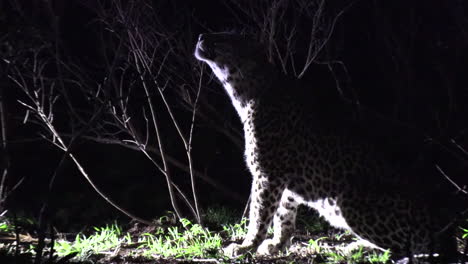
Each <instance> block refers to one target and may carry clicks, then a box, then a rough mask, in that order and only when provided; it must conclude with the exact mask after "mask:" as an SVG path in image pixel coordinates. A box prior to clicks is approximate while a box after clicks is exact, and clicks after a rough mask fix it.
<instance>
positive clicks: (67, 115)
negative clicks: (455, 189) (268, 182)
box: [0, 0, 468, 228]
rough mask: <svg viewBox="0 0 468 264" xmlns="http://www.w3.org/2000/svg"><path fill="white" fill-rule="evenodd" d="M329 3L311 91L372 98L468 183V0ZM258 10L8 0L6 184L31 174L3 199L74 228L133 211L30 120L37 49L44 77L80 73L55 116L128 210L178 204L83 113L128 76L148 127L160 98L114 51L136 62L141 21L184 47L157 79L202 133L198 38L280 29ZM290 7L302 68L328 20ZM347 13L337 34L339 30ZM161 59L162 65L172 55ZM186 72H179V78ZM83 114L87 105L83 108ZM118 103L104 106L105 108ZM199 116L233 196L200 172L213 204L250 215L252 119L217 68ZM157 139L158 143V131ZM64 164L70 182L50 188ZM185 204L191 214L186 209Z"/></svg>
mask: <svg viewBox="0 0 468 264" xmlns="http://www.w3.org/2000/svg"><path fill="white" fill-rule="evenodd" d="M142 2H146V3H142ZM278 2H282V1H278ZM291 2H294V1H291ZM311 2H314V1H311ZM319 2H320V1H315V2H314V3H319ZM259 3H262V4H261V5H262V6H263V7H264V9H265V10H268V8H266V7H268V6H269V5H271V2H270V1H259ZM282 3H283V4H284V3H285V2H282ZM324 3H325V5H324V9H323V10H324V11H323V15H322V17H321V19H320V20H318V21H319V22H318V25H319V27H318V30H317V31H318V33H317V34H316V36H315V37H316V38H317V39H318V41H323V40H324V39H326V37H327V36H330V38H329V39H328V40H327V41H326V44H325V45H324V48H323V49H321V50H320V52H319V53H318V56H317V57H316V59H315V62H314V63H313V64H312V65H311V67H310V68H309V69H308V70H307V72H306V74H305V75H304V76H303V78H302V80H301V81H302V82H303V83H305V84H306V85H308V86H310V89H311V95H312V91H313V92H317V91H319V93H322V94H326V95H327V96H330V97H334V96H335V97H342V98H345V99H346V100H348V101H351V102H355V103H356V102H359V103H360V105H362V106H364V107H366V108H367V109H370V110H371V111H373V112H375V113H377V114H379V115H381V116H382V117H383V118H384V120H388V121H389V122H397V123H399V124H403V125H404V126H406V127H408V128H410V129H411V130H412V131H416V132H415V133H416V134H419V135H420V136H421V138H424V139H426V141H427V142H428V144H429V145H431V146H434V147H431V148H430V149H431V150H432V151H434V155H435V156H436V157H437V162H438V164H440V165H441V167H443V168H444V170H447V171H448V172H450V174H449V175H450V177H452V178H453V179H454V180H455V181H456V182H457V183H459V185H461V186H463V185H464V184H467V182H468V180H467V178H468V176H467V172H468V171H467V165H466V164H467V162H466V160H467V158H468V156H467V155H466V151H465V150H466V149H467V146H468V135H467V133H468V130H467V129H468V122H467V121H468V120H467V111H468V75H467V74H466V70H467V69H468V63H467V62H468V57H467V56H468V31H467V29H468V14H467V12H468V3H467V2H466V1H442V0H440V1H436V0H430V1H370V0H366V1H365V0H360V1H325V2H324ZM259 5H260V4H259ZM116 6H120V7H121V9H122V10H125V11H128V13H126V16H124V17H127V18H128V20H126V19H123V18H122V19H120V20H119V16H118V15H117V14H118V12H117V11H116V8H115V7H116ZM246 6H249V1H234V0H233V1H182V0H177V1H141V2H138V1H86V0H68V1H2V2H1V3H0V10H2V11H1V12H0V33H1V38H0V44H1V53H0V55H1V61H0V69H1V71H0V74H1V78H0V89H1V95H2V103H3V105H4V108H5V109H6V111H5V113H6V115H5V120H6V123H5V124H4V125H3V126H4V127H5V128H6V130H5V131H6V135H7V138H6V142H7V143H8V144H7V148H4V149H2V153H1V155H2V160H3V162H2V166H3V167H4V168H8V175H7V178H6V182H5V185H6V186H7V187H8V188H10V189H11V188H12V186H14V185H15V184H16V183H17V182H18V181H19V180H20V179H21V178H24V181H23V183H22V184H21V185H20V186H19V187H18V188H17V189H16V190H15V191H14V192H12V193H11V194H10V195H8V197H7V199H6V200H5V201H3V202H2V204H1V206H2V207H1V208H2V209H3V210H9V211H11V212H15V213H16V214H19V215H25V216H29V217H38V215H39V211H40V208H41V206H42V205H43V204H44V203H45V202H47V203H48V204H49V213H48V219H49V220H50V221H51V222H53V223H54V225H56V226H58V227H60V228H70V227H79V226H82V225H89V224H91V225H97V224H98V223H99V222H105V221H108V220H109V219H114V218H120V217H123V216H122V214H120V213H118V212H117V211H116V210H115V209H114V208H112V207H111V206H110V205H108V204H107V203H106V202H105V201H104V200H103V199H102V198H100V197H99V196H98V195H97V194H96V192H95V191H94V190H93V189H92V188H91V187H90V185H89V184H88V183H87V182H86V181H85V180H84V178H83V177H82V176H81V174H80V173H79V172H78V170H77V169H76V167H75V165H74V164H73V163H72V162H71V161H70V160H69V159H65V161H64V162H63V164H60V160H61V159H62V157H63V152H62V151H61V150H59V149H58V148H57V147H55V146H53V145H52V144H51V143H50V142H47V141H46V140H44V139H43V138H42V137H41V135H45V136H46V137H47V138H51V137H50V133H49V132H48V131H47V129H44V127H43V126H41V125H40V122H37V121H36V122H34V120H37V119H35V116H34V114H33V113H30V116H29V118H28V120H29V122H27V123H23V120H24V119H25V115H26V108H25V107H23V106H22V105H20V104H19V103H18V100H22V101H27V100H28V98H27V97H26V96H25V93H24V92H23V91H22V90H21V89H20V88H18V86H17V85H16V84H15V83H14V82H13V81H12V79H11V78H10V77H11V76H19V75H18V74H19V73H23V74H24V75H25V76H26V79H27V78H28V76H29V75H28V71H31V67H32V66H31V65H32V61H33V60H32V59H33V57H34V56H33V54H34V51H35V50H39V49H42V50H44V51H43V52H41V53H40V55H39V57H40V59H42V60H44V61H48V62H51V63H50V64H47V66H46V67H45V69H44V76H46V77H47V78H48V79H49V80H52V79H54V80H60V78H65V77H66V78H70V79H73V78H75V80H76V82H68V81H65V83H63V84H62V85H59V83H60V81H57V89H56V92H57V94H60V95H61V96H60V98H59V100H58V102H57V103H56V105H55V106H54V108H53V113H54V114H55V118H54V124H55V126H56V127H57V129H58V131H59V133H61V134H63V135H69V134H73V132H76V131H81V132H80V136H79V137H78V138H77V139H76V140H74V141H73V148H72V153H74V154H75V156H76V157H77V158H78V159H79V161H80V163H81V164H82V165H83V167H85V169H86V170H87V172H88V174H89V175H90V177H91V178H92V179H93V180H94V181H95V182H96V184H97V185H98V186H100V187H101V188H102V190H103V191H104V192H105V193H107V194H108V195H109V196H110V197H112V198H113V199H114V200H115V201H116V202H117V203H118V204H119V205H121V206H122V207H124V208H127V209H128V210H130V211H132V212H134V213H135V214H136V215H138V216H141V217H144V218H147V219H151V218H156V217H157V216H159V215H161V214H163V213H164V212H165V211H166V210H171V204H170V201H169V197H168V194H167V184H166V182H165V180H164V177H163V175H162V174H161V173H160V172H159V171H158V170H157V169H156V168H155V167H154V166H153V165H152V164H151V162H149V161H148V159H146V157H145V156H144V155H143V154H142V153H141V152H139V151H135V150H133V149H130V148H128V147H125V146H121V145H117V144H103V143H102V142H95V141H94V140H90V138H89V137H90V136H95V135H96V134H99V133H103V132H102V131H105V129H104V130H99V129H102V127H101V128H99V124H105V121H106V120H107V121H108V120H111V119H109V117H108V116H107V115H106V114H104V116H102V117H100V119H99V120H98V121H96V120H93V121H92V122H89V124H88V125H86V124H75V125H73V124H74V122H75V121H76V116H80V117H82V118H83V119H84V120H90V116H91V115H90V112H92V109H98V108H99V105H103V103H102V102H103V101H102V100H101V99H99V98H98V96H96V98H97V99H93V96H94V95H96V91H97V90H96V89H97V88H96V87H97V86H98V85H99V84H101V85H102V87H103V90H105V89H107V88H108V89H109V91H111V90H112V89H113V88H112V87H111V86H112V85H107V84H104V81H103V80H104V79H105V78H106V77H109V76H113V77H116V76H120V77H122V78H123V80H124V83H125V84H127V85H129V86H128V87H130V84H131V85H134V86H135V87H136V88H134V89H135V91H136V92H132V94H131V98H132V99H131V102H132V109H131V110H130V111H131V112H132V113H133V114H134V120H136V121H135V123H136V124H139V125H140V126H139V127H138V129H140V131H144V130H145V128H144V127H145V126H144V122H143V121H144V119H143V115H142V112H141V111H140V110H139V107H140V105H142V104H145V103H146V98H145V96H144V94H143V93H142V91H139V90H138V89H140V88H141V83H139V77H138V75H137V74H135V72H136V71H135V69H133V68H132V67H131V65H130V66H129V68H130V70H129V72H125V73H121V74H120V75H119V72H118V71H116V72H110V70H109V64H108V62H109V57H112V56H115V57H118V59H116V60H115V61H116V65H127V62H126V60H127V59H128V58H129V56H128V54H129V53H125V51H124V52H123V53H122V54H124V55H118V56H117V55H115V54H117V50H119V45H118V43H119V40H121V39H123V40H124V41H125V38H123V37H121V36H123V35H125V34H124V33H125V32H126V30H135V29H136V28H138V30H140V32H142V35H143V36H151V38H154V39H156V40H157V39H158V38H166V37H167V36H169V35H170V36H171V38H172V42H171V43H166V42H164V43H162V44H161V52H162V53H161V54H164V50H169V47H170V45H176V44H177V45H179V46H177V48H174V50H173V51H172V53H171V54H170V56H168V59H167V64H166V65H169V66H167V68H165V69H164V70H163V73H164V75H162V76H157V78H158V81H159V82H164V80H165V79H168V80H169V79H170V82H169V85H168V86H167V88H166V89H165V94H166V96H167V98H168V101H169V104H170V105H172V106H173V110H174V114H175V116H176V117H177V119H178V120H180V121H179V122H180V124H181V126H182V128H183V131H184V133H186V135H188V131H189V128H190V121H191V110H190V109H191V108H190V107H191V106H192V105H193V101H194V99H195V98H196V88H197V84H198V80H199V70H200V67H201V64H200V63H199V62H197V61H196V60H195V58H193V56H192V52H193V49H194V47H195V43H196V40H197V37H198V34H200V33H204V32H218V31H236V32H244V33H249V34H253V35H255V36H257V37H258V38H259V40H260V41H264V40H265V39H266V38H265V35H268V34H266V33H265V31H264V29H262V28H261V27H259V26H258V23H257V22H256V20H255V19H254V18H253V17H252V15H251V14H249V13H248V12H245V10H243V9H242V7H246ZM280 8H285V9H286V10H287V11H286V12H285V15H284V17H282V19H281V20H278V21H276V23H277V24H280V25H283V24H284V25H288V23H292V22H293V21H296V22H297V27H296V28H295V29H296V31H297V33H296V35H295V36H296V41H297V42H296V45H295V46H294V47H293V48H294V57H295V58H296V62H295V64H296V66H299V65H300V64H301V63H302V62H301V60H304V58H305V57H306V55H307V47H308V43H309V41H310V38H309V33H310V29H311V25H312V22H313V21H314V20H313V19H310V17H309V18H307V17H305V18H304V17H300V16H298V15H297V12H299V11H298V10H297V6H296V5H294V4H290V5H288V4H284V5H283V6H281V7H280ZM308 8H309V9H310V10H311V12H313V11H314V10H316V8H317V5H313V4H311V5H310V6H309V7H308ZM260 9H261V8H260ZM129 10H135V11H129ZM340 12H341V13H340ZM257 14H260V13H257ZM335 18H336V23H335V24H334V27H333V33H332V34H328V33H329V32H330V30H331V28H330V25H331V24H332V22H333V21H334V19H335ZM122 21H127V22H126V23H123V22H122ZM122 32H123V33H122ZM278 32H279V33H278V35H276V36H275V38H276V40H277V41H278V43H279V45H280V48H283V49H284V45H285V42H284V36H285V34H286V33H288V30H287V28H286V29H283V30H279V31H278ZM149 42H151V41H149ZM320 43H322V42H320ZM144 48H146V47H144ZM123 49H125V48H123ZM150 50H151V49H150ZM158 52H159V50H158ZM125 54H127V55H125ZM158 55H159V53H158ZM158 58H159V63H160V62H161V57H158ZM128 60H129V61H130V60H131V59H128ZM57 61H60V63H63V64H67V65H74V67H76V68H77V69H79V72H80V76H81V77H80V78H78V77H77V75H76V74H69V73H68V72H67V70H66V68H64V67H62V66H60V65H61V64H60V63H58V64H57V63H56V62H57ZM155 61H158V60H155ZM273 62H274V63H276V64H277V65H278V66H279V62H278V58H277V57H273ZM156 64H157V63H156ZM156 66H157V65H156ZM156 66H155V68H154V69H155V71H156V69H157V67H156ZM169 68H170V70H169ZM166 69H167V71H166ZM155 71H154V72H155ZM287 71H288V75H290V76H291V77H292V78H295V76H294V73H293V70H292V64H288V68H287ZM18 72H19V73H18ZM154 72H153V73H154ZM176 75H177V76H179V77H174V76H176ZM60 76H65V77H60ZM83 76H85V77H83ZM145 78H147V77H146V75H145ZM148 78H150V77H148ZM178 78H179V79H178ZM182 79H183V80H182ZM28 80H29V79H28ZM62 80H63V79H62ZM77 83H81V84H80V85H78V84H77ZM337 85H338V86H337ZM338 87H339V88H340V89H341V90H342V94H340V93H339V92H338V91H339V89H338ZM150 88H151V89H152V91H153V92H152V94H151V97H152V98H153V104H154V106H155V108H156V111H157V112H158V113H160V115H159V118H160V120H159V121H160V124H161V133H162V138H163V140H164V144H165V147H166V150H167V152H168V153H169V154H170V155H171V156H172V157H174V158H175V159H177V160H179V161H180V162H182V163H183V164H187V161H186V157H185V150H184V148H183V145H182V144H181V142H180V139H179V138H178V136H177V134H176V133H177V132H176V131H175V129H174V126H173V125H172V122H171V119H170V117H169V115H168V113H167V111H166V110H165V107H164V104H163V102H162V101H161V98H160V96H159V95H158V93H157V92H156V88H155V87H150ZM285 89H287V87H285ZM31 91H32V90H31ZM64 91H66V92H64ZM138 91H139V92H138ZM109 93H110V94H109V95H108V96H107V97H106V98H105V99H109V98H110V99H109V100H110V101H112V98H113V99H114V100H117V99H116V98H117V97H116V95H115V94H112V93H111V92H109ZM65 95H68V96H69V102H71V103H72V105H71V106H70V105H69V104H67V102H66V101H65V100H63V98H64V97H65ZM184 95H186V96H185V97H184ZM89 98H91V99H89ZM146 107H147V106H146ZM72 109H75V110H76V111H77V112H78V113H73V111H71V110H72ZM145 109H148V108H145ZM88 110H89V111H90V112H87V111H88ZM109 111H110V110H109V109H107V108H106V107H104V112H109ZM198 111H199V112H198V113H199V114H200V116H197V122H196V125H195V129H194V134H193V151H192V156H193V164H194V168H195V169H196V170H197V171H199V172H202V173H203V174H204V175H205V176H206V177H208V178H211V179H214V180H215V181H216V182H217V183H218V184H219V186H224V187H225V188H227V189H229V190H230V191H231V193H229V192H227V191H226V189H222V187H219V186H218V187H214V186H213V185H210V184H207V183H206V182H205V181H203V180H201V179H197V193H198V196H199V199H200V207H201V208H202V209H206V208H207V207H209V206H214V205H223V206H224V205H226V206H231V207H232V208H238V209H239V211H241V210H242V209H243V206H244V204H245V202H246V201H247V198H248V192H249V188H250V186H249V184H250V175H249V173H248V171H247V169H246V167H245V165H244V164H243V158H242V157H243V143H242V134H241V129H240V127H241V126H240V122H239V121H238V118H237V115H236V113H235V112H234V108H233V107H232V106H231V105H230V102H229V100H228V97H227V96H226V95H225V94H224V92H223V91H222V87H221V85H220V84H219V83H218V82H217V81H215V80H213V79H212V76H211V74H210V73H209V71H208V69H207V68H205V73H204V76H203V79H202V91H201V95H200V101H199V108H198ZM38 123H39V124H38ZM85 123H86V122H85ZM369 125H370V126H371V125H372V124H369ZM94 128H97V130H93V129H94ZM96 131H98V132H96ZM100 135H101V134H100ZM152 135H153V134H152ZM87 136H88V138H87ZM65 138H66V137H65ZM115 138H116V139H118V140H120V141H121V142H122V140H125V139H128V136H126V135H124V134H123V135H122V134H118V135H117V136H116V137H115ZM67 140H69V138H68V139H67ZM150 145H152V146H157V144H156V141H155V139H154V135H153V137H152V138H151V139H150ZM156 157H157V156H156ZM59 164H60V165H59ZM57 168H58V169H57ZM170 168H171V172H172V176H173V179H174V181H175V182H176V183H177V184H178V185H179V186H180V187H181V188H182V189H183V190H184V191H186V192H189V191H190V185H189V176H188V173H187V171H184V170H183V169H180V168H179V167H178V166H174V165H170ZM54 172H56V178H55V180H54V182H53V185H52V189H51V191H49V185H50V182H51V178H52V176H53V175H54ZM179 198H180V197H179ZM179 200H180V199H179ZM182 210H183V211H184V212H185V213H186V216H190V215H189V214H188V211H187V209H186V208H185V207H184V206H182Z"/></svg>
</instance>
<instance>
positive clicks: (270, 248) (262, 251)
mask: <svg viewBox="0 0 468 264" xmlns="http://www.w3.org/2000/svg"><path fill="white" fill-rule="evenodd" d="M281 250H282V246H281V245H280V243H279V241H276V240H273V239H266V240H264V241H263V242H262V244H260V246H259V247H258V249H257V255H260V256H269V255H276V254H278V253H279V252H280V251H281Z"/></svg>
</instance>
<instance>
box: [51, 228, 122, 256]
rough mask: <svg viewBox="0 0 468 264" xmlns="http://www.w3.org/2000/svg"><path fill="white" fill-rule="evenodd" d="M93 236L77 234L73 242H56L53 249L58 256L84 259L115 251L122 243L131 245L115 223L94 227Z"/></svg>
mask: <svg viewBox="0 0 468 264" xmlns="http://www.w3.org/2000/svg"><path fill="white" fill-rule="evenodd" d="M94 230H95V232H94V234H92V235H90V236H85V235H83V234H78V235H76V237H75V240H74V241H71V242H70V241H67V240H58V241H56V242H55V245H54V249H55V251H56V252H57V255H58V256H67V255H70V254H76V256H77V258H78V259H85V258H87V257H89V256H90V255H92V254H97V253H103V252H106V251H108V250H111V249H115V248H117V247H118V246H120V245H121V244H123V243H127V244H128V243H131V238H130V235H129V234H128V233H126V234H122V228H121V227H119V226H118V225H117V224H116V223H114V224H112V225H106V226H105V227H95V228H94Z"/></svg>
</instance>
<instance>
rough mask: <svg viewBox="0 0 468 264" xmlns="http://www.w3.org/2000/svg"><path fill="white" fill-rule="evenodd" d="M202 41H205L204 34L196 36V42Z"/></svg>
mask: <svg viewBox="0 0 468 264" xmlns="http://www.w3.org/2000/svg"><path fill="white" fill-rule="evenodd" d="M203 39H205V34H200V35H199V36H198V42H201V41H203Z"/></svg>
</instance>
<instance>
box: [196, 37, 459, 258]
mask: <svg viewBox="0 0 468 264" xmlns="http://www.w3.org/2000/svg"><path fill="white" fill-rule="evenodd" d="M195 56H196V57H197V58H198V59H199V60H201V61H204V62H206V63H207V64H208V65H209V66H210V67H211V69H212V70H213V72H214V73H215V75H216V76H217V77H218V79H219V80H220V81H221V83H222V84H223V86H224V88H225V90H226V91H227V93H228V94H229V96H230V98H231V100H232V103H233V105H234V107H235V108H236V110H237V112H238V114H239V116H240V119H241V121H242V123H243V126H244V136H245V161H246V163H247V166H248V168H249V169H250V172H251V174H252V176H253V184H252V190H251V203H250V214H249V220H250V221H249V226H248V233H247V235H246V237H245V240H244V241H243V243H242V244H241V245H238V244H231V245H230V246H228V247H227V248H226V249H225V252H226V254H228V255H238V254H241V253H243V252H245V251H247V250H256V252H257V253H258V254H275V253H277V252H278V251H280V250H282V249H284V248H285V247H286V246H287V245H288V244H289V242H290V239H291V236H292V233H293V231H294V226H295V218H296V211H297V207H298V205H300V204H305V205H308V206H310V207H313V208H315V209H316V210H317V211H318V212H319V213H320V214H321V215H322V216H323V217H324V218H326V219H327V220H328V221H329V222H330V223H331V224H332V225H334V226H336V227H339V228H345V229H349V230H351V231H352V232H353V233H354V234H356V235H357V236H358V237H360V238H362V239H365V240H367V241H369V242H370V243H372V244H373V245H374V246H376V247H378V248H384V249H387V248H389V249H391V250H392V254H393V255H394V256H407V255H410V254H416V253H430V252H454V251H456V246H455V240H454V239H453V238H452V233H451V230H450V229H449V228H446V229H444V227H445V225H446V224H447V219H445V218H444V217H440V214H437V212H435V211H437V210H433V208H432V207H431V205H430V204H426V201H425V200H424V199H423V198H421V197H422V196H421V195H422V193H423V192H416V191H414V190H412V191H409V190H408V188H406V187H407V186H406V185H408V183H407V179H408V178H410V177H411V176H410V175H407V174H403V172H402V171H401V170H399V169H397V168H399V165H398V164H397V163H395V162H394V159H393V158H391V157H390V155H389V154H388V153H387V152H388V151H386V149H385V148H384V147H382V146H380V145H379V144H380V143H379V141H378V140H377V141H376V140H372V137H368V136H365V135H364V134H363V133H364V130H362V129H361V130H359V129H358V128H357V126H356V127H355V126H353V125H352V123H350V122H347V121H346V120H345V119H334V118H330V116H329V115H327V113H326V112H324V111H322V110H321V108H320V105H319V104H318V103H317V102H316V101H313V100H312V99H311V100H310V102H309V101H306V103H304V100H301V99H300V98H299V97H301V96H300V95H299V96H298V94H297V92H296V90H295V88H294V85H293V84H291V83H290V81H285V80H286V79H285V77H284V76H282V74H280V73H279V72H277V71H276V70H275V68H274V67H273V66H272V65H271V64H270V63H269V62H268V61H267V59H266V56H265V54H264V51H263V49H262V48H261V46H260V45H259V44H257V42H255V41H252V40H251V39H249V38H248V37H245V36H240V35H233V34H203V35H200V38H199V41H198V44H197V47H196V51H195ZM308 104H312V106H310V105H308ZM314 104H317V105H314ZM311 109H314V111H311ZM400 167H401V166H400ZM272 222H273V225H274V235H273V238H271V239H266V240H265V237H266V234H267V229H268V227H269V226H270V225H271V223H272Z"/></svg>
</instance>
